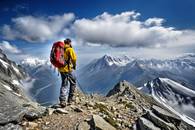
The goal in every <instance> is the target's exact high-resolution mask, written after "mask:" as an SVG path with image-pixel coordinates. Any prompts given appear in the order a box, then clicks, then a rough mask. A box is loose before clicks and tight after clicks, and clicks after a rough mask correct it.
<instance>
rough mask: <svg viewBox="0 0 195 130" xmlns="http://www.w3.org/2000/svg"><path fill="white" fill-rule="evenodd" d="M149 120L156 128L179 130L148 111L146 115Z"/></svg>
mask: <svg viewBox="0 0 195 130" xmlns="http://www.w3.org/2000/svg"><path fill="white" fill-rule="evenodd" d="M146 116H147V118H148V119H150V120H151V121H152V122H153V123H154V124H155V125H156V126H158V127H160V128H162V129H164V130H177V128H176V127H175V126H174V124H172V123H167V122H165V121H164V120H163V119H161V118H159V117H157V116H156V115H155V114H154V113H152V112H151V111H148V113H147V114H146Z"/></svg>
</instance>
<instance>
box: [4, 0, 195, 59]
mask: <svg viewBox="0 0 195 130" xmlns="http://www.w3.org/2000/svg"><path fill="white" fill-rule="evenodd" d="M194 12H195V1H194V0H185V1H184V0H147V1H146V0H106V1H105V0H93V1H92V0H58V1H56V0H49V1H48V0H33V1H32V0H14V1H11V0H10V1H7V0H1V2H0V16H1V19H0V28H1V31H0V47H1V48H2V49H4V50H5V51H7V53H9V55H10V57H12V58H16V57H17V58H16V59H17V60H21V59H23V58H25V57H30V56H36V57H48V54H49V50H50V48H51V44H52V42H54V41H56V40H62V39H63V38H66V37H70V38H72V40H73V42H74V43H73V44H74V47H75V49H76V51H77V52H78V55H79V56H80V59H81V61H83V60H88V59H94V58H96V57H97V56H102V55H104V54H112V55H122V54H127V55H131V56H140V57H145V56H146V55H147V56H149V57H155V56H156V57H157V58H158V57H159V58H162V57H171V56H175V55H179V54H182V53H191V52H194V51H195V49H194V48H195V44H194V42H193V41H194V36H195V13H194ZM11 49H15V50H14V51H13V52H12V51H11ZM91 50H94V51H91ZM137 52H139V53H137ZM89 55H90V56H89Z"/></svg>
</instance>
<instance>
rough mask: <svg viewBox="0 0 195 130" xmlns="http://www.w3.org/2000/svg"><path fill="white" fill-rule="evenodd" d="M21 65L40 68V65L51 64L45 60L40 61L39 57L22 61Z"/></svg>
mask: <svg viewBox="0 0 195 130" xmlns="http://www.w3.org/2000/svg"><path fill="white" fill-rule="evenodd" d="M21 64H22V65H29V66H39V65H44V64H49V61H48V60H45V59H40V58H37V57H29V58H27V59H24V60H23V61H21Z"/></svg>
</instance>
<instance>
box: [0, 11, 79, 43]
mask: <svg viewBox="0 0 195 130" xmlns="http://www.w3.org/2000/svg"><path fill="white" fill-rule="evenodd" d="M74 18H75V16H74V14H73V13H67V14H63V15H54V16H48V17H35V16H23V17H18V18H14V19H12V25H4V26H3V27H2V34H3V37H4V38H5V39H8V40H15V39H21V40H25V41H28V42H45V41H47V40H52V39H55V38H56V37H58V36H60V35H64V33H65V32H64V29H65V28H66V27H67V26H68V25H69V24H70V23H71V22H72V21H73V20H74Z"/></svg>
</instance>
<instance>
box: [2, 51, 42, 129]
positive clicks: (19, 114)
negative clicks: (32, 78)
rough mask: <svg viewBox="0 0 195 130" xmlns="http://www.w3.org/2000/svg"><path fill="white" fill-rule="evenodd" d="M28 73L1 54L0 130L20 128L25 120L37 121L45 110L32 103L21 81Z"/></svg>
mask: <svg viewBox="0 0 195 130" xmlns="http://www.w3.org/2000/svg"><path fill="white" fill-rule="evenodd" d="M25 77H26V73H25V72H24V70H23V69H22V68H21V66H19V65H17V64H16V63H15V62H13V61H11V60H9V59H8V58H7V56H6V55H5V54H4V53H3V52H2V51H1V52H0V104H1V105H0V115H1V116H0V129H4V130H6V129H12V128H15V129H17V128H19V125H18V123H19V122H21V121H22V120H23V119H24V118H28V119H35V118H38V117H39V116H41V115H42V114H43V113H44V112H45V109H44V107H41V106H39V104H37V103H35V102H32V101H31V100H30V99H29V98H28V97H27V95H26V94H25V92H24V91H23V89H22V88H23V86H22V83H21V80H22V79H24V78H25Z"/></svg>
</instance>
